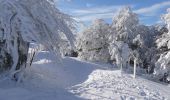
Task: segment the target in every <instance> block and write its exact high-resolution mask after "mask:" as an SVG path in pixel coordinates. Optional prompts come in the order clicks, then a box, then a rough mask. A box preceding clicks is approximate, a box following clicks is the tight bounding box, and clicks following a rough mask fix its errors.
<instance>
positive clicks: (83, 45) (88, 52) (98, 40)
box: [76, 19, 110, 62]
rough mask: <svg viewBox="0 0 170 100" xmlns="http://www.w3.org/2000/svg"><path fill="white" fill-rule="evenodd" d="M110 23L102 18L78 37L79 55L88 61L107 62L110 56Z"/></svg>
mask: <svg viewBox="0 0 170 100" xmlns="http://www.w3.org/2000/svg"><path fill="white" fill-rule="evenodd" d="M108 31H109V25H108V24H107V23H105V22H104V21H103V20H101V19H97V20H95V21H94V22H93V24H92V25H91V26H90V27H89V28H87V29H85V30H84V31H83V32H82V33H81V34H79V36H78V38H77V45H76V46H77V49H78V53H79V55H78V56H79V57H80V58H81V59H84V60H88V61H102V62H107V61H108V60H109V58H110V55H109V50H108V41H107V35H108V33H109V32H108Z"/></svg>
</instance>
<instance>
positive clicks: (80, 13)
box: [70, 6, 123, 21]
mask: <svg viewBox="0 0 170 100" xmlns="http://www.w3.org/2000/svg"><path fill="white" fill-rule="evenodd" d="M121 7H123V6H103V7H90V8H85V9H72V10H71V11H70V12H71V14H72V15H73V16H75V17H77V19H78V20H80V21H92V20H94V19H96V18H101V19H106V18H112V17H113V15H114V13H115V12H116V11H117V10H118V9H120V8H121Z"/></svg>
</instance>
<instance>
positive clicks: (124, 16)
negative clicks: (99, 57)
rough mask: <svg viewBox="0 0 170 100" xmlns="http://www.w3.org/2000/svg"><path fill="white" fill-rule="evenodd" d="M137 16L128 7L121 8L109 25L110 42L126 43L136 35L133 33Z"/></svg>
mask: <svg viewBox="0 0 170 100" xmlns="http://www.w3.org/2000/svg"><path fill="white" fill-rule="evenodd" d="M138 22H139V20H138V16H137V14H135V13H133V12H132V10H131V8H130V7H124V8H122V9H121V10H120V11H119V12H118V13H117V14H116V15H115V16H114V17H113V22H112V25H111V35H110V36H111V41H112V40H117V41H124V42H126V43H129V42H131V40H132V39H133V38H134V37H135V36H136V35H137V33H136V32H135V30H136V27H137V25H138Z"/></svg>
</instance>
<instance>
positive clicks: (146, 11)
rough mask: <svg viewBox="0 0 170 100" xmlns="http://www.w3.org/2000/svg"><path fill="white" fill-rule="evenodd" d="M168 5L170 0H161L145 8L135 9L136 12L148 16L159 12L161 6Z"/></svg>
mask: <svg viewBox="0 0 170 100" xmlns="http://www.w3.org/2000/svg"><path fill="white" fill-rule="evenodd" d="M168 6H170V1H166V2H161V3H158V4H154V5H152V6H150V7H145V8H141V9H138V10H135V13H137V14H145V15H147V16H154V15H156V14H157V11H159V10H160V9H161V8H164V7H168Z"/></svg>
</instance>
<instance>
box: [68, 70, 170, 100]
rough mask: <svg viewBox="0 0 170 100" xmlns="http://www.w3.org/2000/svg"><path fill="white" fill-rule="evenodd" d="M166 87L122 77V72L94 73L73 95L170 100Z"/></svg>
mask: <svg viewBox="0 0 170 100" xmlns="http://www.w3.org/2000/svg"><path fill="white" fill-rule="evenodd" d="M168 89H169V88H166V87H165V86H162V85H160V84H157V83H154V82H150V81H148V80H145V79H141V78H137V79H133V78H132V77H131V76H130V75H127V74H124V75H123V76H121V75H120V71H106V70H96V71H94V72H93V73H92V74H91V75H90V76H89V78H88V80H87V81H85V82H84V83H82V84H79V85H76V86H73V87H72V88H71V89H70V90H71V92H72V93H74V94H76V95H79V96H80V97H82V98H86V99H92V100H169V99H170V97H169V98H168V96H170V92H169V90H170V89H169V90H168Z"/></svg>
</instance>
